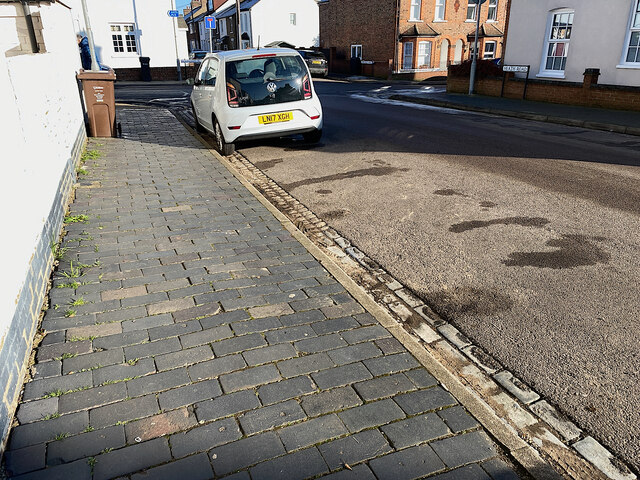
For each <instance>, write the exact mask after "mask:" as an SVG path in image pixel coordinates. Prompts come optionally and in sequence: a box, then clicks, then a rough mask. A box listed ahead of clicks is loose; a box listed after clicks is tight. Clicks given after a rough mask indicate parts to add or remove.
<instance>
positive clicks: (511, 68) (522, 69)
mask: <svg viewBox="0 0 640 480" xmlns="http://www.w3.org/2000/svg"><path fill="white" fill-rule="evenodd" d="M502 71H503V72H519V73H526V72H528V71H529V65H503V66H502Z"/></svg>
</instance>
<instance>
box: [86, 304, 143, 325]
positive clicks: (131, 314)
mask: <svg viewBox="0 0 640 480" xmlns="http://www.w3.org/2000/svg"><path fill="white" fill-rule="evenodd" d="M146 316H147V309H146V308H145V307H132V308H124V309H120V310H113V311H112V312H105V313H98V314H97V315H96V320H97V321H98V323H104V322H123V321H126V320H133V319H134V318H142V317H146Z"/></svg>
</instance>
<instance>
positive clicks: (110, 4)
mask: <svg viewBox="0 0 640 480" xmlns="http://www.w3.org/2000/svg"><path fill="white" fill-rule="evenodd" d="M65 3H66V4H67V5H69V6H71V7H73V17H74V25H75V28H76V30H77V31H84V30H85V25H84V17H83V14H82V8H81V4H80V0H68V1H65ZM173 5H175V4H173ZM87 9H88V10H89V16H90V18H89V21H90V22H91V29H92V31H93V37H94V42H95V45H96V51H97V55H98V58H99V60H100V62H101V63H102V64H104V65H108V66H110V67H112V68H137V67H140V60H139V57H140V56H144V57H150V58H151V67H171V66H175V65H176V44H175V40H174V33H173V23H174V22H175V23H176V37H177V43H178V57H179V58H181V59H182V58H188V57H189V54H188V48H187V32H186V30H185V29H178V28H177V21H176V20H175V19H173V18H171V17H169V16H168V15H167V11H168V10H171V9H172V1H171V0H108V1H105V0H87ZM112 23H133V24H136V25H137V28H138V49H139V51H138V53H137V54H136V53H126V52H125V53H116V52H114V50H113V43H112V39H111V27H110V25H111V24H112Z"/></svg>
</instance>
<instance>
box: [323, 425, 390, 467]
mask: <svg viewBox="0 0 640 480" xmlns="http://www.w3.org/2000/svg"><path fill="white" fill-rule="evenodd" d="M318 449H319V450H320V453H321V454H322V456H323V457H324V459H325V461H326V462H327V465H329V468H330V469H331V470H336V469H338V468H341V467H343V466H344V465H345V464H347V465H354V464H356V463H359V462H363V461H365V460H369V459H371V458H375V457H379V456H382V455H384V454H385V453H389V452H391V451H392V450H393V449H392V448H391V447H390V446H389V443H388V442H387V440H385V438H384V436H383V435H382V434H381V433H380V431H378V430H375V429H373V430H365V431H364V432H360V433H356V434H355V435H349V436H348V437H345V438H340V439H338V440H334V441H332V442H328V443H325V444H322V445H320V446H319V447H318Z"/></svg>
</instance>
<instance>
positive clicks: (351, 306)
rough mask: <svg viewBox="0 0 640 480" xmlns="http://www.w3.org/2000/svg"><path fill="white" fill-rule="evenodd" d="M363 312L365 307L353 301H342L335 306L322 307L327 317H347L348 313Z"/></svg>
mask: <svg viewBox="0 0 640 480" xmlns="http://www.w3.org/2000/svg"><path fill="white" fill-rule="evenodd" d="M362 312H364V308H362V306H361V305H360V304H359V303H356V302H352V301H351V302H348V303H341V304H340V305H336V306H334V307H324V308H322V313H324V314H325V315H326V316H327V318H338V317H346V316H348V315H356V314H358V313H362Z"/></svg>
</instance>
